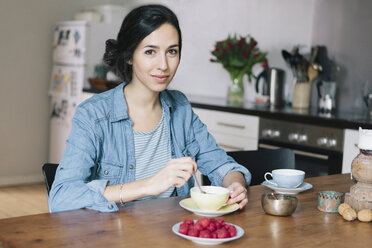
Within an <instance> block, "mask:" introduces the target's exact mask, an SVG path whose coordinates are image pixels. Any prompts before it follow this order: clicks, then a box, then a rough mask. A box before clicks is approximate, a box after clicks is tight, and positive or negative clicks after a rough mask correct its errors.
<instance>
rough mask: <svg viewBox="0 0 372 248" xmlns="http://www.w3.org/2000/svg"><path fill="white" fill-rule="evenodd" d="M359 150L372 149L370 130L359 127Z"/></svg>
mask: <svg viewBox="0 0 372 248" xmlns="http://www.w3.org/2000/svg"><path fill="white" fill-rule="evenodd" d="M358 147H359V149H361V150H372V130H371V129H362V128H361V127H359V143H358Z"/></svg>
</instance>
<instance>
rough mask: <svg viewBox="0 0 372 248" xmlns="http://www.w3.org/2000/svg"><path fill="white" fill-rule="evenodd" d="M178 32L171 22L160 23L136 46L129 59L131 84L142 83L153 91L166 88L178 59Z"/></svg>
mask: <svg viewBox="0 0 372 248" xmlns="http://www.w3.org/2000/svg"><path fill="white" fill-rule="evenodd" d="M179 52H180V51H179V40H178V32H177V29H176V28H175V27H173V26H172V25H171V24H168V23H165V24H162V25H161V26H160V27H159V28H158V29H156V30H155V31H153V32H152V33H151V34H149V35H148V36H146V37H145V38H144V39H143V40H142V41H141V42H140V43H139V44H138V46H137V48H136V49H135V50H134V53H133V59H132V60H131V61H130V63H131V64H132V68H133V77H132V81H131V84H132V83H133V84H142V85H143V86H145V87H146V88H148V89H149V90H151V91H153V92H161V91H163V90H165V89H166V88H167V86H168V85H169V83H170V82H171V80H172V78H173V77H174V75H175V73H176V71H177V67H178V64H179V61H180V55H179Z"/></svg>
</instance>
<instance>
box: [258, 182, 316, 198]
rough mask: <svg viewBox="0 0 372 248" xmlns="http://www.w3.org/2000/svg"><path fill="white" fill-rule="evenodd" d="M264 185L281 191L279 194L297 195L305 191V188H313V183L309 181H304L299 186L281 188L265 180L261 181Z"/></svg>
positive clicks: (277, 191) (278, 191)
mask: <svg viewBox="0 0 372 248" xmlns="http://www.w3.org/2000/svg"><path fill="white" fill-rule="evenodd" d="M269 181H272V180H269ZM261 184H262V185H265V186H266V187H268V188H270V189H272V190H274V191H275V192H276V193H279V194H287V195H297V194H298V193H300V192H302V191H305V190H308V189H311V188H312V187H313V185H311V184H310V183H307V182H303V183H302V184H301V185H300V186H298V187H297V188H280V187H276V186H274V185H272V184H270V183H268V182H266V181H263V182H262V183H261Z"/></svg>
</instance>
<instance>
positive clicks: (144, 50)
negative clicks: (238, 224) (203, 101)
mask: <svg viewBox="0 0 372 248" xmlns="http://www.w3.org/2000/svg"><path fill="white" fill-rule="evenodd" d="M181 48H182V39H181V31H180V28H179V24H178V20H177V17H176V16H175V14H174V13H173V12H172V11H171V10H169V9H168V8H166V7H164V6H161V5H146V6H141V7H138V8H136V9H134V10H133V11H131V12H130V13H129V14H128V15H127V16H126V18H125V19H124V21H123V24H122V26H121V28H120V32H119V34H118V37H117V40H108V41H107V42H106V52H105V55H104V61H105V62H106V63H107V64H108V65H110V66H111V67H112V69H113V70H114V71H115V72H116V73H117V74H118V75H119V76H120V77H121V78H122V79H123V81H124V82H125V83H122V84H121V85H119V86H118V87H116V88H115V89H112V90H109V91H106V92H104V93H101V94H98V95H95V96H93V97H92V98H90V99H88V100H87V101H85V102H84V103H82V104H81V105H80V106H79V107H78V108H77V110H76V114H75V116H74V118H73V120H72V122H73V126H72V130H71V134H70V136H69V138H68V140H67V143H66V150H65V153H64V155H63V158H62V160H61V162H60V165H59V167H58V169H57V173H56V177H55V180H54V183H53V186H52V189H51V191H50V194H49V209H50V211H51V212H55V211H65V210H72V209H79V208H88V209H94V210H98V211H101V212H113V211H118V210H119V208H118V205H117V204H121V205H124V203H125V202H129V201H133V200H142V199H151V198H157V197H169V196H175V195H178V196H181V195H187V194H189V189H190V187H192V186H193V184H194V182H193V179H192V174H193V173H194V172H195V171H196V170H197V169H199V171H200V172H202V173H203V174H204V175H208V177H209V179H210V181H211V182H212V184H213V185H220V186H224V187H228V188H230V190H231V194H230V199H229V202H228V203H235V202H237V203H239V206H240V208H243V207H244V206H245V205H246V204H247V202H248V199H247V194H246V192H247V191H246V185H248V184H249V183H250V179H251V175H250V173H249V171H248V170H247V169H246V168H245V167H243V166H241V165H239V164H237V163H236V162H235V161H234V160H233V159H232V158H231V157H229V156H227V155H226V152H225V151H224V150H222V149H221V148H219V147H218V146H217V145H216V142H215V140H214V139H213V137H212V136H211V135H210V134H209V133H208V131H207V128H206V126H205V125H204V124H203V123H202V122H201V121H200V120H199V118H198V116H197V115H195V114H194V113H193V111H192V108H191V105H190V103H189V101H188V100H187V98H186V97H185V95H183V94H182V93H181V92H179V91H170V90H167V87H168V85H169V84H170V82H171V81H172V78H173V77H174V75H175V73H176V71H177V67H178V65H179V62H180V57H181Z"/></svg>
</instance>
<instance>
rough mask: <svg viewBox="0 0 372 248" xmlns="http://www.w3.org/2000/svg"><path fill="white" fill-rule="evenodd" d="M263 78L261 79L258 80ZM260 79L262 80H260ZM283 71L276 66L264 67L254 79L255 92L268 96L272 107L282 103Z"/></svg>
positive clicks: (279, 105)
mask: <svg viewBox="0 0 372 248" xmlns="http://www.w3.org/2000/svg"><path fill="white" fill-rule="evenodd" d="M260 79H263V80H260ZM261 81H262V82H261ZM283 90H284V71H283V70H281V69H278V68H267V69H264V70H263V71H262V72H261V73H260V74H259V75H258V76H257V79H256V92H257V93H258V94H261V95H262V96H268V98H269V102H270V105H271V106H272V107H281V106H283V105H284V100H283V99H284V96H283Z"/></svg>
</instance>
